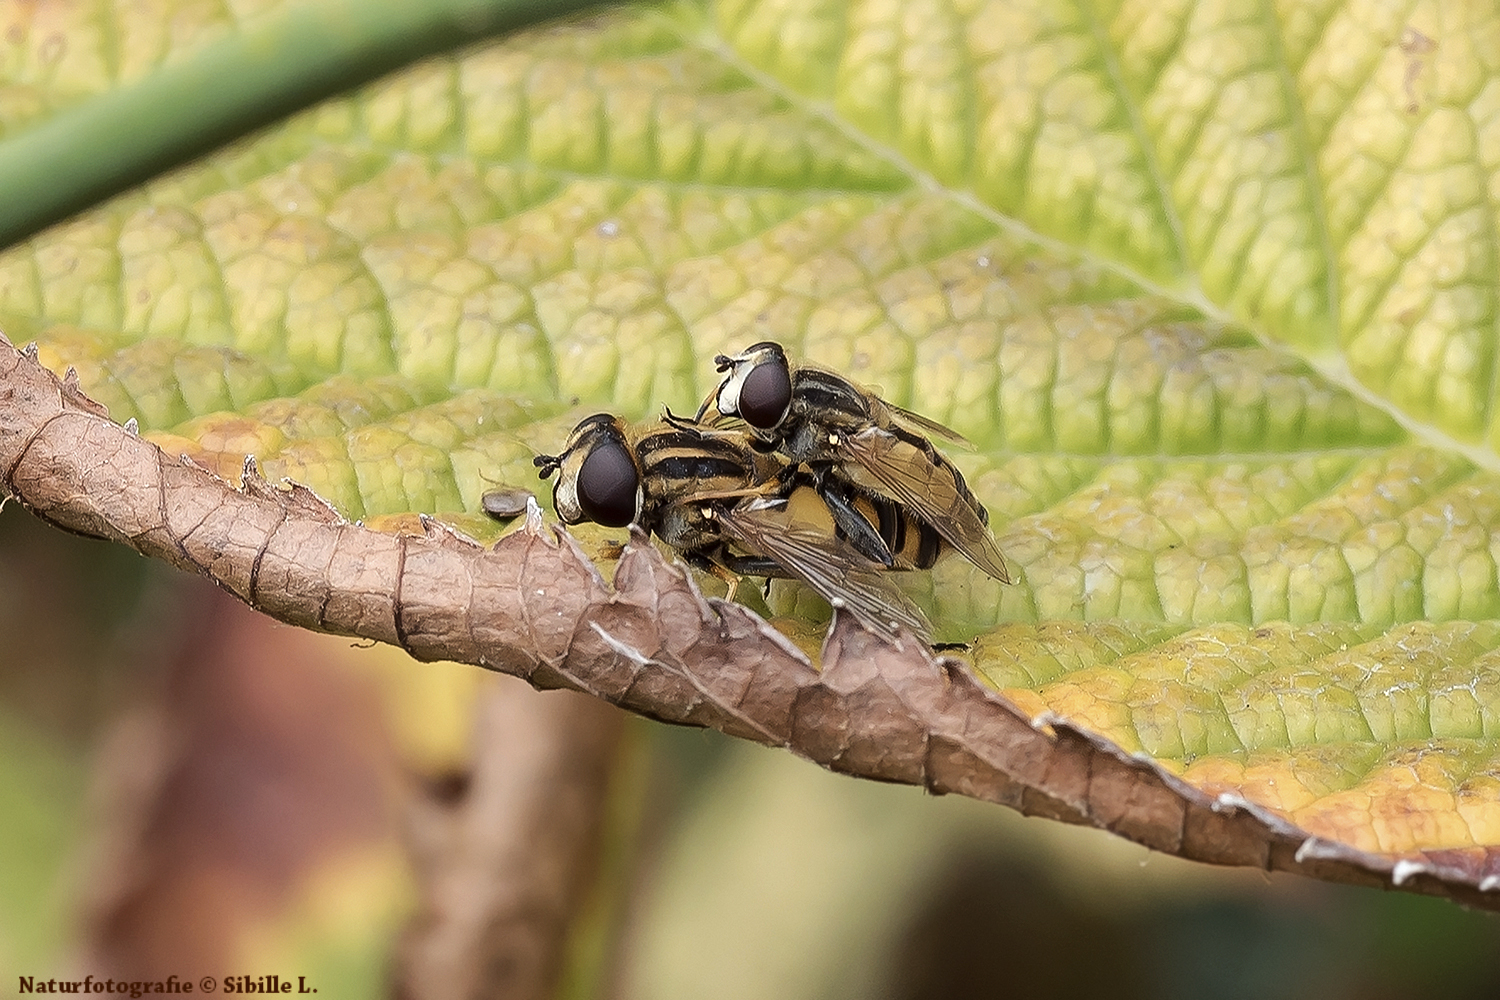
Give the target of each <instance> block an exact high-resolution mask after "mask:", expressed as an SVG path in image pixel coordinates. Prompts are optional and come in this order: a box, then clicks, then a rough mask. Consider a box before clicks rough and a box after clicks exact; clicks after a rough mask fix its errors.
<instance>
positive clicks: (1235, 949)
mask: <svg viewBox="0 0 1500 1000" xmlns="http://www.w3.org/2000/svg"><path fill="white" fill-rule="evenodd" d="M0 586H4V587H5V588H6V590H7V593H6V594H5V595H4V596H5V599H4V600H0V649H4V650H5V654H4V656H3V657H0V748H3V753H0V815H4V816H5V817H6V819H7V822H5V823H3V824H0V968H3V969H4V970H6V973H7V976H11V975H16V974H35V975H52V974H58V973H61V972H64V971H66V970H67V969H69V968H72V967H75V964H76V963H77V962H78V961H79V960H80V958H81V956H82V949H83V948H84V947H85V939H88V940H90V941H93V942H95V944H93V945H91V947H97V946H98V945H97V942H98V941H100V940H101V939H104V940H108V939H110V935H111V934H113V935H114V938H113V940H116V941H117V942H129V946H130V947H133V948H141V947H149V946H150V941H151V939H153V938H155V939H158V943H160V941H159V939H160V937H161V936H163V935H164V934H170V935H175V937H174V939H173V940H172V941H171V942H169V944H170V946H171V947H172V948H176V949H177V950H178V952H179V953H186V954H189V955H191V954H192V953H193V949H195V948H196V949H197V953H198V954H220V955H223V956H226V960H227V965H228V967H227V968H225V969H224V970H223V972H222V973H220V974H223V973H227V972H230V971H234V972H236V973H240V974H254V975H259V974H265V973H270V972H275V973H278V974H281V975H284V976H286V975H291V976H296V975H305V976H307V977H308V979H309V982H315V983H317V984H319V990H320V993H321V995H323V996H329V997H372V996H377V995H381V994H382V992H383V987H382V985H381V984H382V983H384V982H385V981H386V977H387V975H388V973H389V970H390V963H391V954H392V949H393V946H394V942H395V941H396V939H397V937H398V935H399V934H400V931H401V927H402V925H403V922H404V921H405V920H406V919H407V918H408V917H409V915H410V912H411V907H412V900H413V893H412V883H411V879H412V875H411V873H410V872H409V871H408V870H406V868H405V862H404V861H403V859H402V839H401V838H402V829H401V826H402V824H401V808H400V802H401V799H402V796H403V794H405V792H404V790H405V789H407V788H409V786H410V783H411V782H413V781H416V780H425V779H424V777H423V776H426V777H427V778H429V779H430V778H431V777H432V776H438V775H441V774H443V773H445V772H447V771H450V770H451V769H453V768H459V767H462V766H463V762H464V760H465V757H466V754H467V748H466V744H467V738H468V736H467V727H468V722H467V719H468V712H469V708H470V706H471V705H472V703H473V700H474V697H475V695H476V693H477V692H478V691H479V689H480V686H481V685H485V684H497V683H499V684H511V683H517V682H515V681H512V680H510V679H508V678H496V677H491V676H488V675H486V674H484V673H483V672H482V671H480V670H477V669H474V668H471V667H465V666H459V665H455V664H443V663H439V664H425V665H417V664H413V663H412V662H411V661H410V660H407V659H406V658H405V657H404V656H403V655H402V654H400V653H398V652H396V651H394V650H390V649H386V648H383V647H363V646H359V645H355V644H351V643H350V642H349V641H348V640H344V639H338V638H333V637H328V636H317V635H313V634H310V633H305V632H301V631H298V630H295V629H290V628H287V627H284V626H281V625H278V624H276V623H274V622H270V621H269V620H264V619H255V618H250V619H249V621H248V622H245V623H240V624H239V625H237V626H236V627H237V628H245V627H248V628H249V629H250V633H249V634H247V635H242V636H241V637H240V639H239V645H240V646H242V647H245V646H248V647H250V648H252V649H260V650H262V651H263V652H265V653H267V655H268V656H269V657H270V659H267V660H254V661H251V662H253V663H254V664H255V665H254V667H253V670H254V674H255V678H257V679H251V678H250V677H249V676H248V675H247V674H245V673H243V672H241V673H239V674H236V673H235V671H234V670H233V669H229V670H222V671H211V672H210V673H211V674H212V675H213V677H212V678H210V679H209V680H207V681H204V680H200V681H198V682H195V683H193V684H189V685H186V687H187V688H190V689H191V692H190V693H189V695H186V696H185V695H184V693H183V691H184V685H183V683H182V681H181V679H180V678H179V679H178V681H176V682H173V681H172V673H173V671H174V670H178V669H180V668H179V667H178V666H177V665H176V664H177V662H178V661H179V660H181V659H182V658H183V657H184V656H185V655H191V654H190V652H189V653H184V643H187V644H188V645H189V646H191V644H192V643H200V644H201V643H212V642H213V641H214V640H212V639H209V638H206V637H204V636H203V635H201V634H199V635H197V636H196V637H194V633H193V623H192V621H191V620H190V619H191V618H192V616H193V615H194V613H195V612H194V608H195V607H197V606H199V604H200V603H201V601H202V599H203V595H202V594H201V592H199V593H195V592H197V591H200V588H202V587H204V586H205V585H204V584H202V583H201V582H200V581H196V580H191V579H188V578H185V577H182V576H181V575H179V574H176V573H174V572H172V571H170V570H166V569H164V568H162V567H159V566H157V565H155V564H151V563H148V562H147V561H146V560H143V559H141V558H140V557H138V556H136V555H135V554H134V553H131V552H129V551H126V550H124V549H123V548H119V547H115V546H110V545H106V544H103V543H98V542H93V541H88V540H84V539H79V538H75V537H72V536H68V535H65V534H63V533H61V532H58V531H55V530H53V529H50V528H47V527H45V526H43V525H41V524H40V523H38V522H36V521H35V520H34V519H33V518H31V517H30V516H29V515H27V514H25V513H24V512H22V511H20V510H18V509H17V508H16V507H15V506H14V505H11V506H9V507H7V508H6V509H5V510H4V511H3V513H0ZM247 614H248V613H247ZM257 630H259V631H258V632H257ZM218 659H219V660H220V661H229V660H233V659H234V658H233V657H228V656H221V657H219V658H218ZM272 660H274V661H276V662H277V663H280V664H282V665H283V666H288V665H289V668H287V669H276V668H275V665H274V663H272V662H271V661H272ZM174 692H175V693H174ZM536 697H542V698H545V697H548V695H546V694H539V695H536ZM297 706H301V709H298V708H297ZM153 712H155V713H158V714H160V713H165V714H166V715H167V716H168V717H172V718H175V719H176V720H177V721H176V722H175V723H172V724H169V725H166V726H161V725H159V724H158V725H156V726H155V727H154V730H155V731H163V730H165V731H177V732H180V733H186V735H183V736H181V737H180V738H181V739H182V740H183V741H185V744H186V745H187V746H190V747H192V748H193V749H192V752H191V754H189V756H190V757H191V759H192V760H193V761H194V762H195V765H194V766H195V768H196V771H195V772H194V773H195V774H196V777H194V774H187V775H179V776H178V777H176V778H174V779H172V780H168V781H166V782H165V783H163V782H160V781H159V782H158V783H157V785H156V786H155V788H154V790H153V788H152V787H147V786H142V785H140V784H139V783H136V784H132V781H131V779H130V778H129V777H128V775H129V773H130V771H131V769H132V764H133V762H136V763H138V761H139V759H140V758H152V757H153V755H155V756H157V757H159V756H160V754H161V747H160V746H159V745H156V746H153V744H152V741H151V740H150V739H146V740H142V739H140V738H139V734H140V732H142V731H145V730H143V727H142V726H140V725H138V723H139V721H140V720H141V719H142V718H143V717H145V716H148V715H149V714H150V713H153ZM194 718H196V720H197V721H196V722H194V721H193V719H194ZM132 720H134V721H132ZM151 728H153V727H145V729H146V730H150V729H151ZM132 732H134V733H135V734H136V735H135V736H132ZM630 738H631V741H632V747H631V750H630V752H629V753H628V754H627V756H629V755H631V754H634V755H635V756H637V757H640V758H642V759H644V760H645V761H646V766H645V767H640V766H634V767H625V768H622V771H621V779H620V780H621V781H622V782H623V783H624V785H625V786H627V787H625V788H624V789H623V792H624V794H625V795H626V796H627V797H628V798H629V799H630V800H632V801H635V802H638V803H639V808H638V809H635V810H625V811H623V812H622V813H621V816H623V817H624V819H623V821H622V822H621V823H618V824H617V827H618V828H617V829H615V830H614V831H612V833H611V837H612V838H613V840H614V846H615V848H616V849H617V850H622V851H623V852H624V853H625V855H626V857H627V858H628V861H627V864H626V865H625V870H626V872H625V877H626V879H627V881H628V884H629V885H630V886H631V889H630V893H629V897H630V898H629V899H628V901H627V903H626V913H625V914H624V916H623V918H622V919H620V920H619V924H620V926H621V928H622V934H621V935H620V939H619V940H618V941H617V942H615V943H614V944H612V945H610V946H608V947H606V948H605V949H604V969H603V974H602V982H603V983H604V987H603V990H602V995H607V996H619V997H640V998H653V1000H658V998H690V997H702V996H710V995H711V996H714V997H717V998H729V1000H735V998H747V1000H748V998H770V997H775V998H785V1000H796V998H808V1000H812V998H829V1000H834V998H856V997H859V998H867V997H889V998H892V1000H918V998H929V997H931V998H938V997H947V998H955V1000H962V998H967V997H974V998H979V997H1000V996H1041V995H1050V996H1058V997H1096V996H1106V995H1107V996H1112V997H1119V998H1130V997H1142V998H1146V997H1151V998H1168V1000H1175V998H1181V1000H1194V998H1209V997H1213V998H1239V997H1244V998H1247V1000H1248V998H1256V997H1272V996H1274V997H1288V998H1300V997H1306V998H1309V1000H1311V998H1318V1000H1337V998H1350V1000H1355V998H1361V1000H1363V998H1382V1000H1384V998H1389V1000H1398V998H1407V997H1410V998H1417V997H1438V996H1440V997H1445V998H1470V997H1472V998H1476V1000H1477V998H1487V997H1493V996H1495V995H1497V994H1500V920H1497V918H1495V917H1494V916H1492V915H1488V914H1479V913H1472V912H1467V911H1464V910H1462V909H1460V908H1458V907H1456V906H1454V905H1452V904H1450V903H1447V902H1443V901H1439V900H1432V899H1425V898H1421V897H1415V896H1410V895H1407V894H1403V893H1384V892H1380V891H1376V890H1367V889H1357V888H1350V887H1342V886H1331V885H1324V884H1320V883H1315V882H1312V881H1308V880H1303V879H1298V878H1293V877H1290V876H1270V877H1267V876H1265V875H1264V874H1262V873H1260V872H1254V871H1247V870H1220V869H1213V868H1208V867H1204V866H1200V865H1194V864H1191V863H1188V862H1183V861H1179V860H1177V859H1174V858H1170V857H1163V856H1160V855H1154V854H1151V853H1149V852H1147V851H1146V850H1144V849H1143V848H1140V847H1137V846H1135V845H1132V844H1129V843H1126V842H1124V841H1121V840H1119V839H1117V838H1114V837H1111V836H1108V835H1106V834H1103V833H1100V832H1097V831H1092V830H1083V829H1074V828H1070V827H1064V826H1061V825H1059V824H1054V823H1049V822H1045V821H1040V820H1027V819H1023V818H1021V817H1019V816H1017V815H1016V814H1014V813H1012V812H1010V811H1008V810H1004V809H999V808H995V807H992V806H989V805H986V804H983V803H978V802H973V801H969V800H964V799H959V798H957V797H948V798H941V799H936V800H933V799H931V798H930V797H928V796H926V795H924V793H922V792H921V791H919V790H917V789H912V788H906V787H898V786H884V785H876V784H872V783H868V782H860V781H854V780H850V779H848V778H843V777H839V776H835V775H832V774H828V773H826V772H823V771H821V770H820V769H818V768H816V767H814V766H812V765H810V764H807V763H805V762H803V761H799V760H796V759H794V758H792V757H789V756H787V755H786V754H783V753H779V752H775V751H770V750H766V749H762V748H758V747H753V746H749V745H746V744H742V743H736V742H734V741H731V740H728V739H726V738H724V737H722V736H720V735H719V734H717V733H713V732H701V731H695V730H678V729H672V728H670V727H665V726H660V725H657V724H654V723H649V722H645V721H641V720H637V721H636V722H635V724H634V726H633V729H632V730H631V737H630ZM351 747H353V748H355V749H353V750H351V749H350V748H351ZM146 769H147V770H150V768H146ZM189 770H192V769H189ZM122 773H123V774H124V775H125V777H123V778H122V777H121V775H122ZM122 789H123V792H122ZM205 789H208V790H211V791H209V792H205ZM122 794H124V795H125V796H126V797H127V798H129V797H131V796H134V797H135V798H136V800H137V802H136V804H137V805H141V804H142V803H151V804H152V809H153V810H154V812H153V815H152V816H151V817H148V818H147V819H146V820H140V819H137V820H135V821H133V822H135V823H140V822H149V823H151V824H154V826H153V829H154V830H156V831H157V832H156V833H155V834H154V836H155V837H156V838H158V841H159V842H160V843H163V844H166V845H170V850H171V852H172V854H171V858H170V863H169V864H167V865H164V866H162V867H160V868H159V869H157V870H156V874H155V877H154V878H148V879H145V880H144V883H143V885H142V886H140V887H137V889H136V890H134V891H133V892H126V893H125V894H124V898H126V899H128V900H129V901H130V906H128V907H125V908H124V915H123V916H122V915H121V912H119V911H117V912H116V913H115V914H114V915H113V920H114V923H113V924H112V925H110V926H108V927H104V928H102V929H101V926H100V923H99V915H98V914H97V913H94V912H92V911H91V902H90V901H91V900H92V899H94V898H96V897H97V896H98V894H99V892H100V883H101V880H102V881H108V877H109V867H110V858H111V854H110V846H109V843H108V841H109V840H110V836H109V833H108V832H109V831H110V830H111V829H116V830H117V829H118V828H119V827H120V826H121V825H122V823H124V825H130V822H127V821H123V820H122V818H121V816H122V810H121V807H120V805H119V803H118V799H119V798H120V797H121V795H122ZM124 812H125V813H128V812H129V810H128V809H126V810H124ZM267 815H270V816H272V817H274V819H273V821H272V822H273V824H274V826H275V827H276V828H277V831H279V832H275V833H272V832H271V831H265V830H262V831H260V832H259V834H258V835H256V836H250V835H248V834H247V831H254V830H255V828H256V826H257V824H260V825H264V824H266V823H267V819H266V817H267ZM351 816H356V817H357V818H358V821H351V820H350V817H351ZM320 817H321V819H320ZM173 831H175V832H173ZM164 849H166V848H164ZM165 875H170V878H164V876H165ZM145 883H154V884H155V886H156V888H155V889H154V890H150V889H149V885H147V884H145ZM164 883H170V884H165V885H164ZM268 887H274V888H268ZM168 910H172V911H173V912H168ZM132 920H133V921H135V922H136V925H135V926H132V925H131V921H132ZM101 930H103V931H104V932H105V933H101ZM188 960H189V959H182V960H181V961H184V962H186V961H188ZM594 979H595V977H593V976H591V975H581V974H577V975H575V976H574V977H573V980H572V981H573V982H575V983H576V984H579V988H578V989H575V990H574V991H572V992H571V993H570V995H572V996H584V995H601V994H599V993H595V992H593V991H592V990H589V991H583V990H582V984H586V983H589V982H591V981H594ZM10 988H11V987H10V985H9V984H7V985H6V987H5V989H7V990H8V989H10Z"/></svg>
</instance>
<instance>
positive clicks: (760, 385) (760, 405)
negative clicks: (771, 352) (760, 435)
mask: <svg viewBox="0 0 1500 1000" xmlns="http://www.w3.org/2000/svg"><path fill="white" fill-rule="evenodd" d="M739 404H740V406H739V409H740V417H741V418H743V419H744V421H745V423H747V424H749V425H750V426H751V427H758V428H760V429H761V430H769V429H770V428H772V427H775V426H776V425H777V424H779V423H781V420H782V418H783V417H785V416H786V411H787V407H789V406H791V405H792V377H791V374H790V373H789V372H788V371H787V367H786V359H785V358H773V359H769V360H767V361H764V362H762V363H761V364H758V365H756V366H755V367H754V368H752V369H750V371H749V372H748V373H747V374H746V375H745V380H744V381H743V382H742V383H740V399H739Z"/></svg>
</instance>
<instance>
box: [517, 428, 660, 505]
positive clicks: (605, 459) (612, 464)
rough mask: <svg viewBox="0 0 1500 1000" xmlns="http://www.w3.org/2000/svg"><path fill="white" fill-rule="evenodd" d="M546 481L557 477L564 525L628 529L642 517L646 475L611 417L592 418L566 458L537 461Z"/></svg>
mask: <svg viewBox="0 0 1500 1000" xmlns="http://www.w3.org/2000/svg"><path fill="white" fill-rule="evenodd" d="M533 462H534V464H535V465H536V466H537V468H538V469H539V470H540V473H539V474H540V476H541V478H542V479H546V478H548V477H549V476H551V475H552V473H554V472H556V473H557V474H558V476H557V482H556V483H554V484H553V486H552V504H553V506H554V507H556V508H557V516H558V517H560V518H561V519H562V521H563V523H564V524H578V523H580V522H582V521H593V522H595V523H597V524H602V525H604V526H605V527H608V528H623V527H625V526H626V525H627V524H630V523H631V522H632V521H635V520H637V519H638V518H639V517H640V514H641V507H642V504H643V496H642V491H641V470H640V467H639V466H638V465H637V464H636V459H635V452H634V450H633V449H632V448H631V447H630V442H629V441H628V440H627V439H626V437H625V430H624V427H623V426H622V425H621V422H620V421H619V419H618V418H616V417H613V416H610V415H609V414H608V413H596V414H594V415H593V416H591V417H586V418H585V419H584V420H582V421H581V422H580V423H579V424H578V426H577V427H574V428H573V433H571V434H569V435H568V442H567V445H566V446H565V447H564V448H563V450H562V454H560V455H538V456H537V457H536V458H535V459H533Z"/></svg>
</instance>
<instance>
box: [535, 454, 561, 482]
mask: <svg viewBox="0 0 1500 1000" xmlns="http://www.w3.org/2000/svg"><path fill="white" fill-rule="evenodd" d="M531 464H532V465H534V466H536V467H537V470H538V471H537V474H536V476H537V478H538V479H547V478H549V477H551V475H552V473H554V472H556V471H557V470H558V469H560V468H562V456H561V455H538V456H537V457H536V458H533V459H532V460H531Z"/></svg>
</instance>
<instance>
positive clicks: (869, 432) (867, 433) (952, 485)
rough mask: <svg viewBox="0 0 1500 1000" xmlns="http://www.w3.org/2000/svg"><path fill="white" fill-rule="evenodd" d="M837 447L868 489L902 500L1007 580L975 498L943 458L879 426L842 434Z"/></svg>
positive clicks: (980, 563) (946, 537) (975, 561)
mask: <svg viewBox="0 0 1500 1000" xmlns="http://www.w3.org/2000/svg"><path fill="white" fill-rule="evenodd" d="M839 448H840V450H841V451H842V452H843V453H844V454H845V456H846V457H847V458H848V460H849V463H852V464H853V466H855V467H857V468H858V469H859V470H861V471H863V472H864V473H866V474H867V475H868V476H869V478H870V481H868V482H865V483H864V485H865V486H866V487H867V488H873V489H875V490H876V491H877V492H879V493H880V494H882V495H883V496H888V497H890V498H891V499H892V500H896V501H898V502H900V503H903V504H905V505H906V506H907V507H909V508H911V510H912V512H913V513H915V514H916V515H917V516H918V517H920V518H921V519H922V520H924V521H926V522H927V523H928V524H930V525H932V526H933V528H934V529H936V530H937V533H938V534H940V535H942V536H943V540H944V541H946V542H947V543H948V544H949V545H952V546H953V547H954V548H955V549H957V550H958V551H959V552H962V553H963V554H964V557H965V558H966V559H968V560H969V561H970V562H972V563H973V564H974V565H975V566H978V567H979V568H980V569H982V570H984V571H985V572H986V573H988V574H989V575H990V576H992V577H994V578H995V579H996V580H999V581H1000V582H1001V583H1009V582H1010V571H1009V570H1007V569H1006V568H1005V558H1004V557H1003V556H1001V554H1000V546H998V545H996V544H995V538H994V536H993V535H991V534H990V529H989V526H988V525H986V524H985V523H984V519H983V518H982V517H981V516H980V513H979V510H978V501H976V500H974V499H973V497H972V495H970V494H969V493H968V491H967V490H966V489H964V488H963V487H961V486H960V485H959V482H960V480H959V478H958V470H956V469H954V468H953V466H951V465H950V464H948V462H947V461H946V460H944V459H938V460H937V461H934V460H933V458H932V456H931V455H930V454H928V453H927V452H925V451H923V450H922V449H920V448H918V447H917V446H915V445H913V444H911V443H910V442H907V441H903V440H902V439H901V438H899V437H897V436H896V435H894V434H892V433H890V432H889V431H883V430H881V429H880V428H878V427H869V428H866V429H865V430H862V431H860V432H859V433H858V434H855V435H853V436H852V437H847V438H844V439H843V441H842V442H840V445H839ZM851 478H855V479H856V481H858V479H859V478H860V477H853V476H851Z"/></svg>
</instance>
